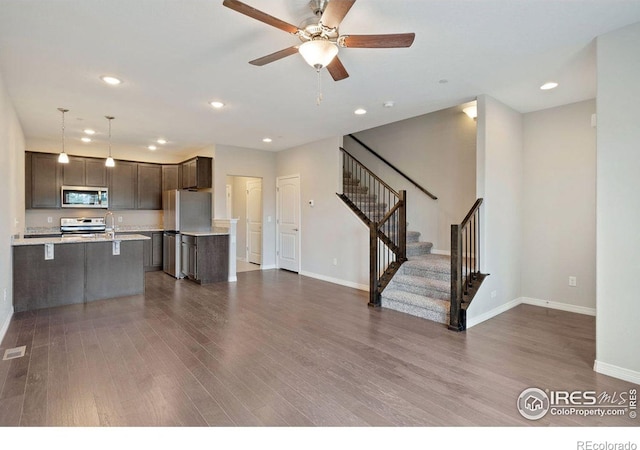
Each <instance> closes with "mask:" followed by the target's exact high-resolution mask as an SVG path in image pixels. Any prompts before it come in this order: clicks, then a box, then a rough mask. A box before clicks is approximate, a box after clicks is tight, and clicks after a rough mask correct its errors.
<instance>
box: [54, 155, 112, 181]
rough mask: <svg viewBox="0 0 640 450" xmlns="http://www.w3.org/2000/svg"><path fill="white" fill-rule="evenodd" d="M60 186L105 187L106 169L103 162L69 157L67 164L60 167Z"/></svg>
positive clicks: (94, 159)
mask: <svg viewBox="0 0 640 450" xmlns="http://www.w3.org/2000/svg"><path fill="white" fill-rule="evenodd" d="M62 184H63V185H65V186H95V187H103V186H106V185H107V168H106V167H105V165H104V160H102V159H96V158H82V157H79V156H70V157H69V163H68V164H63V165H62Z"/></svg>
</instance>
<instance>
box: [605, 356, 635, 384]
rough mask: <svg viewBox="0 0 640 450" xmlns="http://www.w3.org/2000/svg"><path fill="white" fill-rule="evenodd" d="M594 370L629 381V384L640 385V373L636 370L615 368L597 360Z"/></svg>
mask: <svg viewBox="0 0 640 450" xmlns="http://www.w3.org/2000/svg"><path fill="white" fill-rule="evenodd" d="M593 370H595V371H596V372H598V373H601V374H603V375H608V376H610V377H614V378H618V379H620V380H624V381H628V382H629V383H635V384H640V372H638V371H635V370H631V369H625V368H624V367H619V366H614V365H613V364H608V363H605V362H602V361H598V360H597V359H596V360H595V361H594V363H593Z"/></svg>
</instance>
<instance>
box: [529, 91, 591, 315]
mask: <svg viewBox="0 0 640 450" xmlns="http://www.w3.org/2000/svg"><path fill="white" fill-rule="evenodd" d="M595 110H596V104H595V100H588V101H585V102H580V103H574V104H571V105H566V106H561V107H557V108H552V109H547V110H543V111H537V112H533V113H529V114H525V115H524V172H523V173H524V178H523V188H524V190H523V202H522V203H523V242H522V257H523V264H522V296H524V297H530V298H533V299H538V300H544V301H551V302H557V303H563V304H568V305H572V306H577V307H579V308H585V309H584V310H583V312H591V313H592V314H595V306H596V130H595V128H594V127H592V126H591V115H592V114H593V113H595ZM569 276H575V277H576V278H577V285H576V287H570V286H569Z"/></svg>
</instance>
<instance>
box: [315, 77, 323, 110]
mask: <svg viewBox="0 0 640 450" xmlns="http://www.w3.org/2000/svg"><path fill="white" fill-rule="evenodd" d="M316 72H317V73H318V96H317V97H316V105H318V106H320V103H321V102H322V81H321V80H322V78H321V76H320V69H317V70H316Z"/></svg>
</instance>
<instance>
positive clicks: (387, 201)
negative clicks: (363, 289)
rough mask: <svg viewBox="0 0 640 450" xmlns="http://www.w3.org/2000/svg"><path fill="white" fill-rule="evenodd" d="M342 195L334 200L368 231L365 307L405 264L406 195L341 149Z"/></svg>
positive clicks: (372, 303)
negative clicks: (356, 216)
mask: <svg viewBox="0 0 640 450" xmlns="http://www.w3.org/2000/svg"><path fill="white" fill-rule="evenodd" d="M340 150H341V152H342V171H343V183H342V194H338V196H339V197H340V198H341V199H342V200H343V201H344V202H345V203H346V204H347V205H348V206H349V207H350V208H351V209H352V210H353V211H354V212H355V213H356V214H357V215H358V217H360V219H362V220H363V221H364V222H365V224H367V226H368V227H369V305H370V306H380V294H381V293H382V291H383V290H384V288H385V287H386V286H387V284H389V282H390V281H391V278H393V275H394V274H395V273H396V272H397V270H398V269H399V268H400V266H401V265H402V263H403V262H405V261H406V260H407V239H406V232H407V213H406V191H400V192H396V191H395V190H394V189H392V188H391V187H390V186H389V185H387V184H386V183H385V182H384V181H382V180H381V179H380V178H379V177H378V176H376V175H375V174H374V173H373V172H371V170H369V169H368V168H367V167H365V166H364V165H363V164H362V163H361V162H360V161H358V160H357V159H356V158H355V157H354V156H353V155H351V154H350V153H349V152H347V151H346V150H345V149H343V148H341V149H340Z"/></svg>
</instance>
